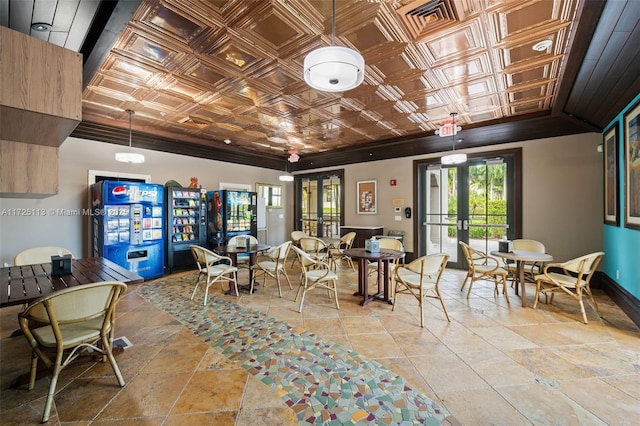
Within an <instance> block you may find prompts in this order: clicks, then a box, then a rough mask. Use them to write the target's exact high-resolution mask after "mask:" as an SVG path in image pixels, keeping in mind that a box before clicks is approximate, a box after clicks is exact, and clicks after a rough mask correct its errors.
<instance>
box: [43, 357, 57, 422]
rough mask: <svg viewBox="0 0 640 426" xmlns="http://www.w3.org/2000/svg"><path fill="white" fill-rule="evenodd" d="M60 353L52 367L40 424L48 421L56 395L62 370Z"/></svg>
mask: <svg viewBox="0 0 640 426" xmlns="http://www.w3.org/2000/svg"><path fill="white" fill-rule="evenodd" d="M61 363H62V351H60V352H59V353H58V354H57V355H56V363H55V364H54V366H53V374H52V376H51V383H50V384H49V393H48V394H47V400H46V402H45V403H44V412H43V414H42V423H47V422H48V421H49V414H50V413H51V405H52V404H53V396H54V395H55V393H56V386H57V385H58V375H60V370H62V365H61Z"/></svg>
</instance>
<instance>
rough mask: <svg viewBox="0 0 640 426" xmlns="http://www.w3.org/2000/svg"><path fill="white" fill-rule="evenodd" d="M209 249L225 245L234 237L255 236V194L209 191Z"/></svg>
mask: <svg viewBox="0 0 640 426" xmlns="http://www.w3.org/2000/svg"><path fill="white" fill-rule="evenodd" d="M207 198H208V199H209V207H208V213H209V225H208V227H209V230H208V231H209V238H208V241H209V248H210V249H213V248H215V247H217V246H220V245H225V244H227V242H228V241H229V239H230V238H231V237H233V236H235V235H253V236H254V237H256V236H257V232H258V229H257V227H258V222H257V208H258V207H257V202H258V195H257V193H256V192H249V191H229V190H219V191H209V192H208V193H207Z"/></svg>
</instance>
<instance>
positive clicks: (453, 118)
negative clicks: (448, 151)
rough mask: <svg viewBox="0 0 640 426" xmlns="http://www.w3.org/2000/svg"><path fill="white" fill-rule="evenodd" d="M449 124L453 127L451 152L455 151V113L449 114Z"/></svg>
mask: <svg viewBox="0 0 640 426" xmlns="http://www.w3.org/2000/svg"><path fill="white" fill-rule="evenodd" d="M450 115H451V124H452V125H453V130H452V132H451V143H452V145H453V150H454V151H455V150H456V115H458V113H457V112H452V113H451V114H450Z"/></svg>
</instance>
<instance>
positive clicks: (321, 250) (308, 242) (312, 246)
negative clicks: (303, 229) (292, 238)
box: [298, 236, 329, 261]
mask: <svg viewBox="0 0 640 426" xmlns="http://www.w3.org/2000/svg"><path fill="white" fill-rule="evenodd" d="M298 247H299V248H300V249H301V250H302V251H304V252H305V253H307V254H308V255H309V256H311V257H312V258H313V259H316V260H320V261H324V260H325V259H326V258H327V256H328V255H329V247H328V245H327V243H325V242H324V241H322V240H321V239H320V238H316V237H308V236H307V237H302V238H300V239H299V240H298Z"/></svg>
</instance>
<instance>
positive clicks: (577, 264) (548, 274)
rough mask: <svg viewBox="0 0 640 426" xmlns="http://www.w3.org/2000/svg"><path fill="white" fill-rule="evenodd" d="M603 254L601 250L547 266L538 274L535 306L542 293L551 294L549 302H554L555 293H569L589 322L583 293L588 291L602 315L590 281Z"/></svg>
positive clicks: (585, 320)
mask: <svg viewBox="0 0 640 426" xmlns="http://www.w3.org/2000/svg"><path fill="white" fill-rule="evenodd" d="M603 256H604V253H603V252H601V251H599V252H595V253H591V254H587V255H585V256H581V257H578V258H575V259H572V260H568V261H566V262H563V263H549V264H548V265H547V266H545V268H544V273H543V274H540V275H538V276H536V297H535V299H534V301H533V308H534V309H535V308H536V306H537V305H538V296H539V295H540V293H544V294H548V293H550V294H551V298H550V300H549V303H552V302H553V296H554V295H555V293H564V294H568V295H569V296H571V297H573V298H574V299H575V300H576V301H577V302H578V304H579V305H580V312H581V313H582V320H583V321H584V323H585V324H587V323H588V322H587V314H586V312H585V310H584V303H583V302H582V294H583V293H587V296H589V299H591V303H593V308H594V309H595V311H596V313H597V314H598V316H601V315H600V310H599V309H598V304H597V303H596V300H595V299H594V298H593V295H592V294H591V287H590V284H589V283H590V282H591V277H592V276H593V274H594V272H595V271H596V268H597V267H598V264H599V263H600V260H601V259H602V257H603ZM558 270H560V271H558Z"/></svg>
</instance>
